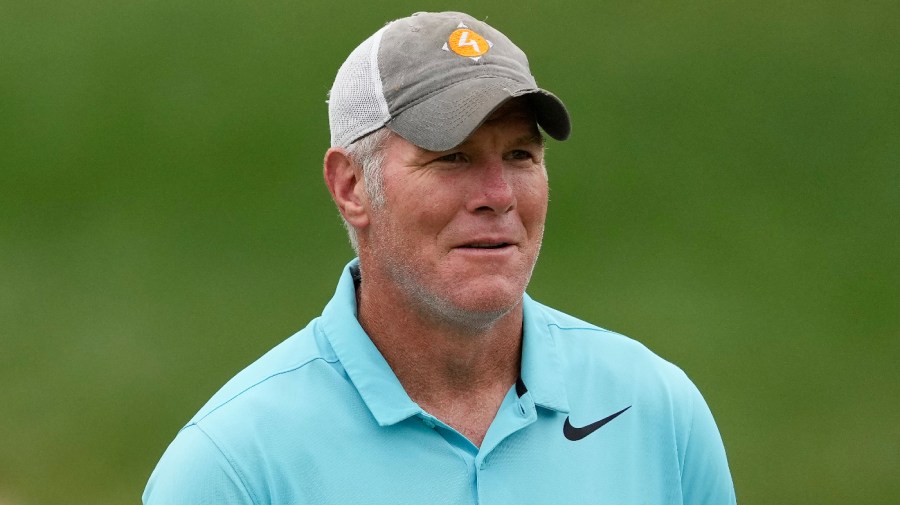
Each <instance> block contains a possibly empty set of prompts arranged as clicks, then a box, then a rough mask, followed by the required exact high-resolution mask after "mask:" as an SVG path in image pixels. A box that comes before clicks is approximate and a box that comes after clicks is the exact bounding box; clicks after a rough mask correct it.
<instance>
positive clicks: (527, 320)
mask: <svg viewBox="0 0 900 505" xmlns="http://www.w3.org/2000/svg"><path fill="white" fill-rule="evenodd" d="M358 276H359V260H358V259H354V260H353V261H351V262H350V263H348V264H347V266H346V267H345V268H344V271H343V274H342V275H341V278H340V280H339V281H338V285H337V289H336V290H335V293H334V297H333V298H332V299H331V301H330V302H328V304H327V305H326V306H325V310H324V311H323V312H322V319H321V321H322V326H321V327H322V330H323V331H324V333H325V337H326V338H327V339H328V341H329V342H330V343H331V346H332V348H333V349H334V352H335V354H336V355H337V358H338V359H339V360H340V362H341V365H342V366H343V368H344V370H345V371H346V372H347V375H348V376H349V377H350V381H351V382H352V383H353V385H354V386H355V387H356V389H357V391H359V394H360V396H361V397H362V399H363V401H364V402H365V404H366V406H367V407H368V408H369V411H370V412H372V415H373V416H374V417H375V420H376V421H377V422H378V424H379V425H381V426H388V425H392V424H396V423H398V422H400V421H403V420H404V419H407V418H409V417H412V416H414V415H417V414H424V411H423V410H422V408H421V407H419V405H418V404H416V403H415V402H413V401H412V399H410V397H409V395H408V394H406V390H404V389H403V385H402V384H400V380H399V379H397V376H396V375H395V374H394V372H393V370H391V367H390V365H388V363H387V361H385V359H384V356H382V355H381V352H380V351H379V350H378V348H377V347H375V344H373V343H372V340H371V339H369V336H368V335H367V334H366V332H365V331H364V330H363V328H362V326H360V325H359V321H358V320H357V305H356V285H355V282H354V277H358ZM523 310H524V323H523V328H524V336H523V344H522V365H521V371H520V375H521V379H522V381H521V382H523V383H524V384H525V387H526V388H527V390H528V392H529V393H531V397H532V399H533V400H534V403H535V405H539V406H541V407H544V408H548V409H552V410H556V411H559V412H565V413H568V412H569V403H568V398H567V395H566V387H565V382H564V381H563V376H564V374H563V370H562V362H561V361H560V358H559V352H558V350H557V348H556V341H555V337H554V335H553V333H552V332H551V331H550V328H549V324H548V321H547V319H546V316H545V314H544V310H543V309H542V307H541V305H540V304H538V303H537V302H535V301H534V300H532V299H531V297H529V296H528V295H527V294H526V295H524V298H523Z"/></svg>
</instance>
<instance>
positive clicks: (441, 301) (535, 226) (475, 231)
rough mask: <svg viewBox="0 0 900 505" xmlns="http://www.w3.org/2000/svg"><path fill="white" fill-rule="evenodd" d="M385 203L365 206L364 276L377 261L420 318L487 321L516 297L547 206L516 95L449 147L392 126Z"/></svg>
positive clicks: (526, 114) (531, 133) (534, 145)
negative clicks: (429, 146) (427, 143)
mask: <svg viewBox="0 0 900 505" xmlns="http://www.w3.org/2000/svg"><path fill="white" fill-rule="evenodd" d="M384 149H385V161H384V164H383V174H384V191H385V197H386V202H385V204H384V205H383V206H381V207H378V208H374V209H371V214H370V215H371V219H370V224H369V227H368V229H367V230H366V233H365V239H364V240H365V244H363V249H362V250H361V260H362V261H363V268H364V270H363V275H364V277H365V275H366V274H365V272H366V269H369V270H371V269H373V268H374V269H378V270H379V271H380V273H381V274H382V275H384V276H385V277H386V278H387V279H389V280H390V281H391V282H392V283H393V284H394V285H396V286H397V287H398V289H399V291H400V294H401V296H402V297H404V300H397V302H398V303H408V304H411V305H412V308H413V309H415V310H418V311H419V312H420V314H422V315H425V316H426V317H431V318H436V319H438V320H443V321H444V322H451V323H469V324H471V323H475V324H478V323H479V322H485V323H489V322H490V321H492V320H496V319H497V318H498V317H499V316H501V315H503V314H506V313H507V312H509V311H510V310H511V309H512V308H514V307H515V306H517V304H519V303H520V302H521V297H522V294H523V293H524V291H525V287H526V285H527V284H528V281H529V279H530V278H531V272H532V269H533V268H534V264H535V261H536V260H537V256H538V252H539V250H540V246H541V237H542V235H543V230H544V219H545V217H546V212H547V193H548V188H547V173H546V170H545V169H544V164H543V156H544V149H543V142H542V140H541V138H540V134H539V133H538V130H537V127H536V125H535V121H534V119H533V116H532V114H531V113H530V111H529V110H528V109H527V108H526V107H525V106H524V105H523V104H522V102H521V101H511V102H508V103H507V104H506V105H504V106H503V107H501V108H500V109H499V110H498V111H497V112H495V113H494V114H493V115H492V116H491V117H490V118H488V120H487V121H486V122H485V123H484V124H483V125H482V126H481V127H480V128H479V129H478V130H476V131H475V133H473V134H472V135H471V136H470V137H469V138H468V139H467V140H466V141H465V142H464V143H463V144H461V145H460V146H458V147H457V148H454V149H451V150H449V151H444V152H433V151H426V150H423V149H421V148H419V147H417V146H415V145H413V144H411V143H409V142H408V141H406V140H405V139H403V138H401V137H399V136H397V135H393V136H392V137H391V138H390V140H389V141H388V142H387V144H386V146H385V147H384Z"/></svg>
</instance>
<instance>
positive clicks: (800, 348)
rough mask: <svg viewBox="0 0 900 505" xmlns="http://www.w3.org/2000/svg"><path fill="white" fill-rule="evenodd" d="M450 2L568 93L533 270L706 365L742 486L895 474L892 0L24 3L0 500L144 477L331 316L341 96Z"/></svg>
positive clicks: (14, 62) (15, 97)
mask: <svg viewBox="0 0 900 505" xmlns="http://www.w3.org/2000/svg"><path fill="white" fill-rule="evenodd" d="M445 9H458V10H466V11H468V12H470V13H472V14H474V15H475V16H477V17H480V18H486V19H487V20H488V22H490V23H492V24H493V25H495V26H496V27H498V28H500V29H501V30H502V31H504V32H505V33H506V34H507V35H509V36H510V37H511V38H512V39H513V40H515V41H517V42H518V43H519V45H520V46H522V47H523V48H524V49H525V50H526V51H527V52H528V53H529V55H530V58H531V61H532V70H533V71H534V73H535V74H536V75H537V77H538V82H540V83H541V84H542V85H543V86H545V87H547V88H549V89H551V90H554V91H555V92H556V93H557V94H558V95H560V96H561V97H563V98H564V99H565V100H566V102H567V104H568V106H569V108H570V110H571V112H572V115H573V123H574V134H573V136H572V138H571V139H570V141H568V142H565V143H556V142H551V144H550V145H549V147H548V151H549V152H548V160H549V168H550V174H551V187H552V195H551V200H552V203H551V209H550V215H549V217H548V230H547V234H546V239H545V246H544V251H543V254H542V258H541V261H540V262H539V265H538V269H537V271H536V272H535V277H534V280H533V282H532V285H531V287H530V288H529V292H530V293H531V294H532V295H533V296H534V297H535V298H537V299H539V300H541V301H543V302H545V303H548V304H550V305H553V306H556V307H558V308H561V309H564V310H566V311H568V312H570V313H573V314H575V315H577V316H580V317H582V318H585V319H588V320H590V321H592V322H595V323H597V324H599V325H601V326H604V327H607V328H610V329H614V330H616V331H619V332H622V333H626V334H628V335H630V336H632V337H635V338H637V339H639V340H641V341H642V342H644V343H646V344H647V345H648V346H649V347H650V348H651V349H653V350H654V351H656V352H657V353H659V354H661V355H662V356H664V357H666V358H667V359H669V360H671V361H673V362H675V363H676V364H678V365H679V366H681V367H682V368H683V369H684V370H686V371H687V372H688V374H689V375H690V376H691V377H692V378H693V379H694V380H695V382H697V384H698V385H699V386H700V388H701V390H702V391H703V392H704V394H705V396H706V398H707V400H708V401H709V403H710V405H711V407H712V409H713V412H714V413H715V415H716V418H717V420H718V423H719V427H720V429H721V431H722V434H723V437H724V439H725V443H726V448H727V451H728V455H729V459H730V463H731V468H732V472H733V474H734V479H735V484H736V488H737V493H738V499H739V501H740V502H741V503H744V504H750V503H759V504H771V503H785V504H846V503H867V504H875V503H879V504H888V503H898V502H900V363H898V360H900V339H898V337H900V268H898V258H900V226H898V221H900V219H898V217H900V146H898V143H900V119H898V118H900V50H898V48H900V36H898V30H900V2H896V1H895V0H892V1H870V2H857V3H853V2H839V1H830V0H819V1H816V2H811V1H788V2H784V1H773V0H761V1H756V2H737V1H727V0H724V1H715V2H713V1H701V2H664V1H645V0H637V1H621V0H617V1H608V2H588V1H583V2H578V3H551V2H546V1H542V2H537V1H528V0H516V1H496V0H495V1H492V2H485V1H480V2H471V1H460V2H455V3H447V2H436V1H420V2H383V3H373V2H362V1H350V2H330V3H325V2H320V3H315V4H312V3H309V2H304V1H299V0H295V1H285V0H279V1H252V2H251V1H249V0H248V1H227V0H226V1H220V2H212V1H193V2H182V1H175V0H135V1H130V2H115V1H111V0H97V1H94V0H83V1H81V2H49V1H44V0H32V1H25V0H12V1H10V0H6V1H3V2H0V504H3V505H35V504H51V503H91V504H101V505H102V504H114V503H129V502H131V503H135V502H137V501H138V500H139V496H140V493H141V491H142V490H143V486H144V483H145V482H146V479H147V477H148V476H149V473H150V471H151V470H152V468H153V466H154V464H155V463H156V461H157V459H158V458H159V457H160V455H161V454H162V452H163V450H164V449H165V447H166V445H167V444H168V443H169V441H171V439H172V438H173V437H174V435H175V433H176V432H177V430H178V429H179V428H180V427H181V425H182V424H183V423H184V422H185V421H187V420H188V419H189V418H190V416H191V415H192V414H193V413H194V412H195V411H196V410H197V409H198V408H199V407H200V406H201V405H202V404H203V403H204V402H205V401H206V399H207V398H208V397H209V396H210V395H211V394H212V393H213V392H214V391H215V390H216V389H217V388H218V387H219V386H220V385H221V384H223V383H224V382H225V381H226V380H227V379H228V378H229V377H231V376H232V375H233V374H234V373H235V372H236V371H237V370H239V369H240V368H242V367H243V366H245V365H246V364H248V363H250V362H251V361H252V360H254V359H255V358H256V357H257V356H259V355H260V354H262V353H263V352H264V351H266V350H267V349H268V348H270V347H271V346H273V345H274V344H276V343H277V342H279V341H281V340H282V339H284V338H285V337H287V336H288V335H290V334H291V333H293V332H294V331H296V330H298V329H299V328H301V327H302V326H304V325H305V324H306V322H307V321H308V320H309V319H310V318H312V317H314V316H315V315H317V314H318V313H319V312H320V310H321V308H322V306H323V305H324V303H325V302H326V301H327V300H328V299H329V298H330V295H331V293H332V291H333V289H334V285H335V283H336V281H337V277H338V275H339V273H340V269H341V267H342V266H343V265H344V264H345V262H346V261H347V260H349V259H350V257H351V251H350V249H349V247H348V246H347V244H346V238H345V235H344V232H343V230H342V229H341V227H340V225H339V220H338V218H337V215H336V212H335V211H334V210H333V207H332V204H331V202H330V200H329V197H328V194H327V191H326V189H325V187H324V185H323V183H322V182H321V159H322V155H323V153H324V150H325V149H326V148H327V147H328V125H327V115H326V105H325V98H326V92H327V90H328V89H329V87H330V85H331V80H332V79H333V77H334V74H335V72H336V71H337V68H338V66H339V65H340V63H341V61H343V58H344V57H345V56H346V55H347V54H348V53H349V52H350V50H351V49H352V48H353V47H355V46H356V45H357V44H358V43H359V42H360V41H362V40H363V39H364V38H366V37H367V36H368V35H369V34H371V33H372V32H374V31H375V30H376V29H377V28H379V27H380V26H381V25H382V24H383V23H384V22H385V21H387V20H389V19H393V18H397V17H402V16H405V15H407V14H410V13H412V12H415V11H418V10H445ZM892 223H893V224H892Z"/></svg>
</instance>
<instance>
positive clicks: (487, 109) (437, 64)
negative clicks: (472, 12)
mask: <svg viewBox="0 0 900 505" xmlns="http://www.w3.org/2000/svg"><path fill="white" fill-rule="evenodd" d="M521 96H525V97H527V100H528V102H529V105H530V106H531V108H532V110H533V111H534V113H535V117H536V120H537V123H538V125H540V127H541V128H542V129H543V130H544V131H545V132H547V134H548V135H550V136H551V137H553V138H554V139H557V140H565V139H566V138H568V136H569V132H570V130H571V125H570V122H569V113H568V112H567V111H566V107H565V105H564V104H563V103H562V101H561V100H560V99H559V98H557V97H556V96H555V95H553V94H552V93H550V92H549V91H546V90H543V89H541V88H539V87H538V85H537V83H536V82H535V79H534V77H533V76H532V75H531V70H530V69H529V67H528V58H527V57H526V56H525V53H524V52H522V50H521V49H519V48H518V47H517V46H516V45H515V44H513V43H512V41H510V40H509V39H508V38H507V37H506V36H505V35H503V34H502V33H500V32H499V31H497V30H496V29H494V28H493V27H491V26H490V25H488V24H487V23H484V22H482V21H479V20H477V19H475V18H473V17H471V16H469V15H468V14H464V13H461V12H439V13H430V12H420V13H417V14H413V15H412V16H409V17H406V18H402V19H398V20H396V21H392V22H390V23H388V24H387V25H385V26H384V27H383V28H381V29H380V30H378V31H377V32H375V34H373V35H372V36H371V37H369V38H368V39H366V40H365V41H364V42H363V43H362V44H360V45H359V46H358V47H357V48H356V49H354V50H353V52H351V53H350V56H348V57H347V60H346V61H344V63H343V65H341V68H340V69H339V70H338V73H337V77H336V78H335V80H334V85H333V86H332V88H331V92H330V93H329V100H328V119H329V123H330V126H331V145H332V146H334V147H347V146H349V145H350V144H352V143H353V142H355V141H357V140H359V139H360V138H362V137H364V136H366V135H368V134H369V133H371V132H373V131H375V130H378V129H379V128H382V127H384V126H387V127H388V128H390V129H391V130H393V131H394V132H396V133H397V134H399V135H400V136H401V137H403V138H405V139H406V140H408V141H410V142H412V143H413V144H415V145H417V146H419V147H421V148H423V149H427V150H430V151H444V150H447V149H451V148H453V147H456V146H458V145H459V144H461V143H462V142H463V141H465V139H466V138H468V136H469V135H471V134H472V132H474V131H475V130H476V129H477V128H478V127H479V126H481V124H482V123H483V122H484V120H485V119H486V118H487V117H488V116H489V115H490V114H491V112H493V111H494V110H495V109H496V108H497V107H499V106H500V105H502V104H503V103H504V102H506V101H507V100H509V99H511V98H514V97H521Z"/></svg>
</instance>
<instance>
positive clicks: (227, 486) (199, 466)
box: [143, 425, 255, 505]
mask: <svg viewBox="0 0 900 505" xmlns="http://www.w3.org/2000/svg"><path fill="white" fill-rule="evenodd" d="M143 503H144V505H163V504H165V505H182V504H184V505H187V504H190V505H207V504H208V505H213V504H217V505H218V504H222V505H244V504H247V505H251V504H255V501H254V500H253V498H252V497H251V496H250V493H248V492H247V488H246V486H245V485H244V483H243V481H242V480H241V478H240V475H239V474H238V473H237V472H236V471H235V469H234V468H233V466H232V465H231V463H230V462H229V461H228V460H227V458H226V457H225V456H224V455H223V454H222V452H221V451H220V450H219V448H218V447H217V446H216V445H215V444H214V443H213V441H212V440H210V438H209V437H208V436H207V435H206V434H205V433H204V432H203V431H202V430H201V429H200V428H199V427H198V426H196V425H189V426H187V427H186V428H184V429H183V430H181V432H180V433H179V434H178V436H177V437H175V440H174V441H173V442H172V443H171V444H170V445H169V448H168V449H166V452H165V454H163V457H162V459H160V461H159V463H158V464H157V465H156V468H155V469H154V470H153V473H152V474H151V475H150V480H149V482H148V483H147V487H146V489H144V495H143Z"/></svg>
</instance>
